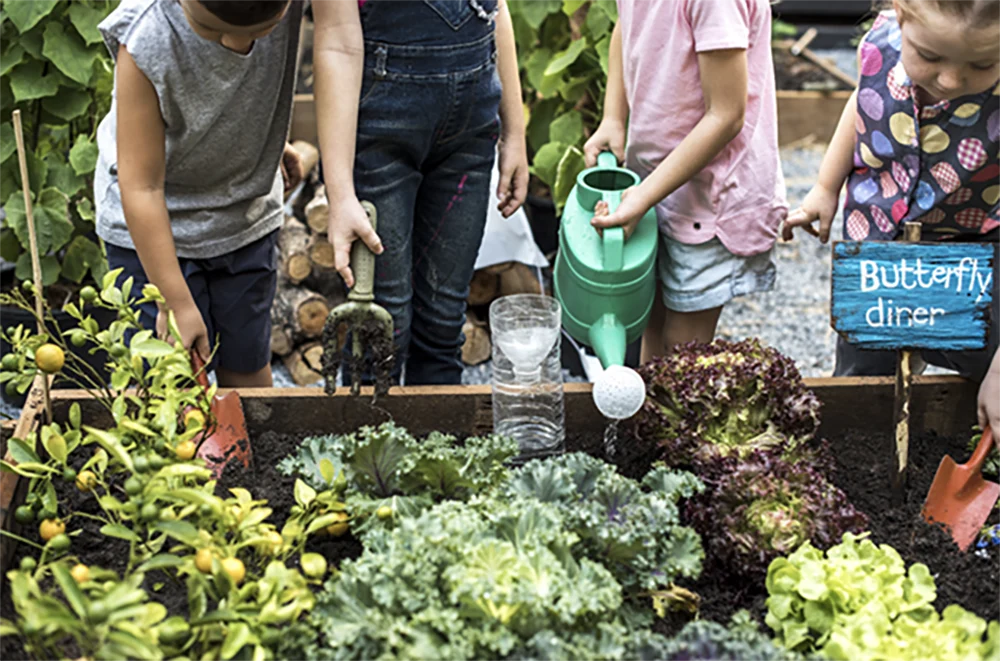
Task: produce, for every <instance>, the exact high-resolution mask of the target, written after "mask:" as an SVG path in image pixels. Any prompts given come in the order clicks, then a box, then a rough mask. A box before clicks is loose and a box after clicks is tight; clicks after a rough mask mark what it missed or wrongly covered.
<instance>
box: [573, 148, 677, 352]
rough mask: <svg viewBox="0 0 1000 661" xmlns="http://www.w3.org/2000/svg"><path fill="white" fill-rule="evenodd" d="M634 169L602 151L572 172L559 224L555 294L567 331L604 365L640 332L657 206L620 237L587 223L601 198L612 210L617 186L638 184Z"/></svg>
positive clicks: (651, 290)
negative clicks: (585, 166)
mask: <svg viewBox="0 0 1000 661" xmlns="http://www.w3.org/2000/svg"><path fill="white" fill-rule="evenodd" d="M639 181H640V180H639V175H637V174H636V173H634V172H632V171H631V170H627V169H625V168H621V167H618V161H617V159H616V158H615V156H614V154H612V153H610V152H603V153H602V154H601V155H600V156H598V158H597V166H596V167H593V168H588V169H586V170H584V171H583V172H581V173H580V174H579V176H577V178H576V186H574V187H573V190H572V192H571V193H570V196H569V199H568V200H567V201H566V207H565V209H563V215H562V224H561V226H560V228H559V255H558V257H556V265H555V278H554V279H555V283H554V287H555V295H556V298H557V299H558V300H559V303H560V305H562V321H563V327H564V328H565V329H566V331H567V332H568V333H569V334H570V335H571V336H572V337H573V338H574V339H575V340H577V341H578V342H582V343H584V344H588V345H590V346H591V347H592V348H593V349H594V351H595V352H596V353H597V357H598V358H600V360H601V364H602V365H603V366H604V367H605V369H607V368H610V367H611V366H614V365H619V366H620V365H624V363H625V347H626V346H628V345H629V344H630V343H632V342H634V341H635V340H637V339H639V338H640V337H641V336H642V332H643V330H645V328H646V323H647V322H648V321H649V314H650V311H651V310H652V309H653V299H654V297H655V296H656V270H655V269H656V247H657V240H658V236H657V226H656V210H655V209H650V210H649V211H648V212H647V213H646V215H645V216H643V217H642V220H640V221H639V224H638V225H637V226H636V228H635V232H633V233H632V236H630V237H629V239H628V240H627V241H626V240H625V232H624V230H623V229H622V228H620V227H616V228H614V229H606V230H604V232H603V236H602V235H601V234H598V232H597V230H595V229H594V228H593V227H591V225H590V221H591V219H592V218H593V217H594V206H595V205H596V204H597V203H598V202H599V201H601V200H604V201H605V202H607V203H608V209H609V211H611V212H613V211H614V210H615V209H617V208H618V205H619V204H620V203H621V199H622V192H623V191H624V190H625V189H627V188H631V187H632V186H636V185H638V184H639Z"/></svg>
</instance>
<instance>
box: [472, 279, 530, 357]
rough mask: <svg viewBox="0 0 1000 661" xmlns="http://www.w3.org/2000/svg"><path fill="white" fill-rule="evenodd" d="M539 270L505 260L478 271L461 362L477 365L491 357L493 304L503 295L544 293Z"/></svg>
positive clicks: (473, 281) (473, 283)
mask: <svg viewBox="0 0 1000 661" xmlns="http://www.w3.org/2000/svg"><path fill="white" fill-rule="evenodd" d="M537 273H538V272H537V271H536V270H535V269H533V268H532V267H530V266H526V265H524V264H521V263H520V262H504V263H502V264H496V265H494V266H488V267H486V268H484V269H480V270H478V271H476V274H475V275H474V276H473V278H472V284H471V285H470V286H469V299H468V304H469V308H468V310H467V311H466V320H465V326H463V327H462V332H463V333H464V334H465V344H464V345H463V346H462V362H464V363H465V364H466V365H478V364H479V363H482V362H485V361H487V360H489V359H490V356H491V355H492V353H493V344H492V342H491V341H490V330H489V308H490V303H492V302H493V301H495V300H496V299H498V298H500V297H501V296H510V295H513V294H540V293H545V292H544V291H543V289H542V286H541V285H540V284H539V282H538V276H537Z"/></svg>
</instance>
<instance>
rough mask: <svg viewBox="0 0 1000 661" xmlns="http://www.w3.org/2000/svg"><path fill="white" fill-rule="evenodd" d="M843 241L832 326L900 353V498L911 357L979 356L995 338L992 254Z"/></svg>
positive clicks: (911, 234)
mask: <svg viewBox="0 0 1000 661" xmlns="http://www.w3.org/2000/svg"><path fill="white" fill-rule="evenodd" d="M904 238H905V240H906V241H905V242H896V241H890V242H882V241H867V242H847V241H843V242H837V243H835V244H834V246H833V278H832V288H833V291H832V297H831V305H830V312H831V323H832V326H833V328H834V330H836V331H837V332H838V333H840V335H841V336H842V337H843V338H844V339H845V340H846V341H847V342H848V343H850V344H852V345H854V346H855V347H858V348H860V349H892V350H897V351H899V359H898V361H897V365H896V401H895V411H894V413H895V415H894V420H895V423H896V425H895V443H894V444H893V466H894V471H893V475H892V487H893V493H894V495H895V497H896V498H897V499H899V498H901V497H902V494H903V487H904V486H905V484H906V466H907V463H908V461H909V457H908V454H909V438H910V432H909V416H910V390H911V386H912V382H913V369H912V367H913V366H912V352H913V351H915V350H921V349H934V350H940V351H968V350H979V349H983V348H984V347H985V346H986V342H987V338H988V337H989V323H990V319H989V309H990V303H991V302H992V299H993V248H992V246H990V245H986V244H978V243H941V242H937V243H919V241H920V224H919V223H907V224H906V228H905V230H904Z"/></svg>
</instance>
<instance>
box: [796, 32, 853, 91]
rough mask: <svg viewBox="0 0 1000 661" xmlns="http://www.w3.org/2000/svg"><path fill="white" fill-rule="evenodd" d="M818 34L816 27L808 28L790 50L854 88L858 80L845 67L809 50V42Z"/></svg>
mask: <svg viewBox="0 0 1000 661" xmlns="http://www.w3.org/2000/svg"><path fill="white" fill-rule="evenodd" d="M817 34H818V33H817V31H816V28H809V29H808V30H806V32H805V34H803V35H802V37H800V38H799V40H798V41H796V42H795V43H794V44H792V45H791V47H790V48H789V49H788V50H789V52H790V53H791V54H792V55H794V56H796V57H801V58H804V59H806V60H809V61H810V62H812V63H813V64H815V65H816V66H818V67H819V68H820V69H822V70H823V71H825V72H827V73H828V74H830V75H831V76H833V77H834V78H836V79H837V80H839V81H840V82H842V83H844V84H845V85H847V86H848V87H851V88H853V87H855V86H857V84H858V81H856V80H854V79H853V78H851V77H850V76H849V75H847V73H846V72H845V71H844V70H843V69H841V68H840V67H838V66H837V65H835V64H833V63H832V62H830V61H829V60H827V59H825V58H822V57H820V56H819V55H817V54H816V53H814V52H812V51H811V50H809V44H811V43H812V41H813V39H815V38H816V35H817Z"/></svg>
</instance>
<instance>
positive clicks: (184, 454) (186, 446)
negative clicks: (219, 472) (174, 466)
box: [174, 441, 197, 461]
mask: <svg viewBox="0 0 1000 661" xmlns="http://www.w3.org/2000/svg"><path fill="white" fill-rule="evenodd" d="M195 450H197V447H196V446H195V444H194V441H181V442H180V443H178V444H177V447H175V448H174V454H176V455H177V458H178V459H180V460H181V461H187V460H188V459H193V458H194V453H195Z"/></svg>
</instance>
